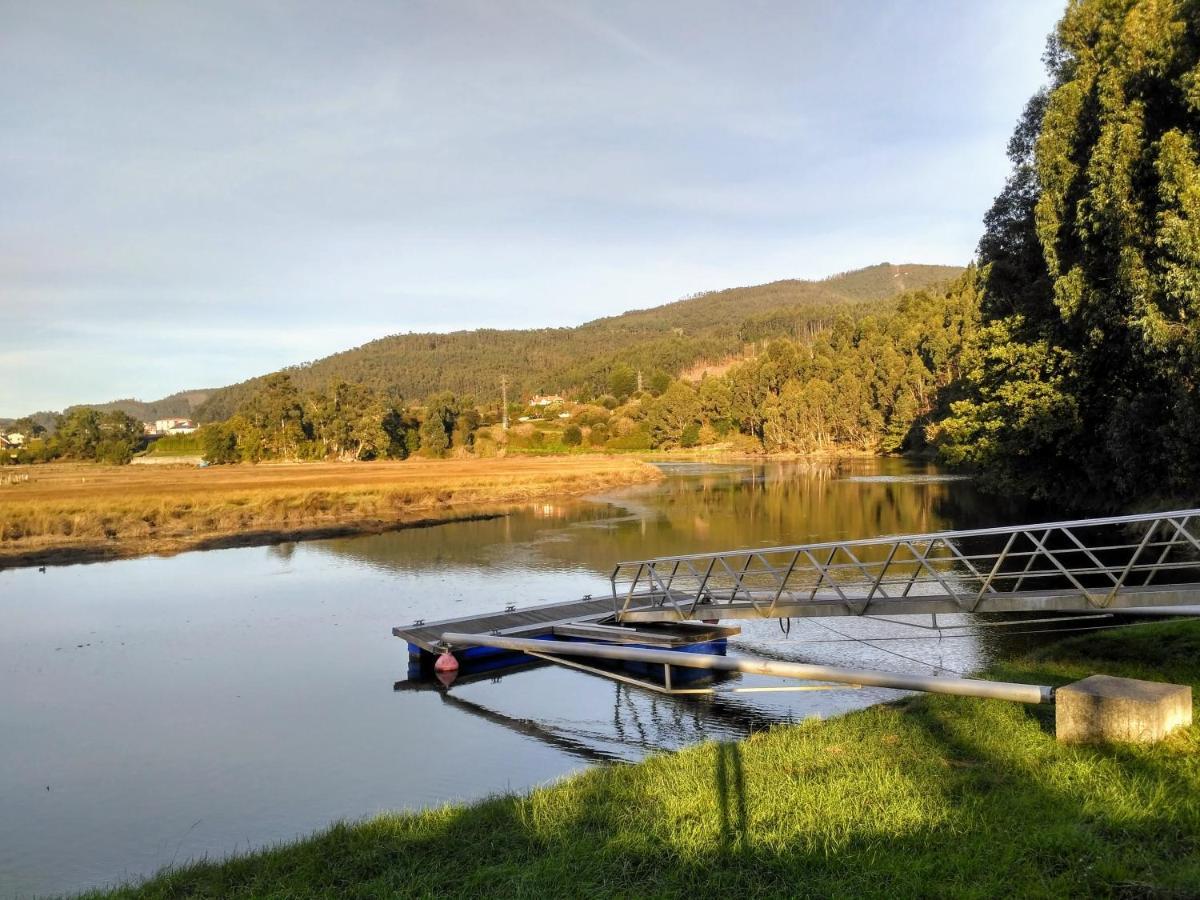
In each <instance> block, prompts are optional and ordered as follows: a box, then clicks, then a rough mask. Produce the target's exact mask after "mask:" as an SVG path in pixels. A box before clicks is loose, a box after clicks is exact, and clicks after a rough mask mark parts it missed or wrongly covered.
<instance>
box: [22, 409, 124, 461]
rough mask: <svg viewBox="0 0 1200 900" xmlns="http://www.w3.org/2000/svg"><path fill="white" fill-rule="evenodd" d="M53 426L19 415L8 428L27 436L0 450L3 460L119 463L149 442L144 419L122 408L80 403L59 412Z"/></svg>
mask: <svg viewBox="0 0 1200 900" xmlns="http://www.w3.org/2000/svg"><path fill="white" fill-rule="evenodd" d="M52 426H53V427H52V428H47V427H46V425H44V424H42V421H41V420H40V419H38V418H34V417H31V416H26V417H25V418H23V419H17V420H16V421H15V422H14V423H13V424H12V425H11V426H9V427H8V428H6V429H5V431H6V432H8V433H16V434H19V435H21V436H22V438H24V444H23V445H21V446H20V447H16V448H13V449H10V450H9V451H7V452H6V453H4V454H0V465H2V464H4V463H17V464H29V463H41V462H51V461H53V460H58V459H67V460H82V461H91V462H104V463H112V464H115V465H120V464H123V463H127V462H129V460H130V459H132V458H133V455H134V453H136V452H138V451H139V450H141V449H143V448H144V447H145V445H146V437H145V435H144V433H143V429H142V423H141V422H139V421H138V420H137V419H135V418H133V417H132V416H130V415H129V414H127V413H125V412H122V411H121V410H118V409H114V410H110V411H108V412H101V411H99V410H96V409H88V408H83V407H77V408H75V409H72V410H71V411H70V412H68V413H66V414H65V415H61V416H56V417H55V420H54V422H53V423H52Z"/></svg>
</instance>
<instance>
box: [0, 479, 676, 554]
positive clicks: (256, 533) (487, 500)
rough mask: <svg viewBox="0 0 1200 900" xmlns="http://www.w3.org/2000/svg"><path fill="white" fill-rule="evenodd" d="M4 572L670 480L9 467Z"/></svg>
mask: <svg viewBox="0 0 1200 900" xmlns="http://www.w3.org/2000/svg"><path fill="white" fill-rule="evenodd" d="M5 473H6V474H9V475H13V474H16V475H22V474H27V475H28V476H29V480H28V481H21V480H18V481H16V482H15V483H12V484H4V485H0V565H9V566H12V565H32V564H35V563H43V562H47V563H54V562H73V561H79V560H83V559H103V558H112V557H118V556H131V555H137V554H141V553H151V552H174V551H178V550H183V549H188V548H194V547H206V546H228V545H230V544H247V543H269V542H271V541H274V540H284V539H295V538H298V537H305V536H318V535H324V534H330V533H340V534H346V533H355V532H369V531H379V530H385V529H388V528H396V527H402V526H404V525H406V524H413V523H414V522H420V523H427V522H429V521H431V520H435V521H436V520H441V519H449V518H454V517H458V516H463V515H472V514H479V513H481V512H483V511H485V510H492V511H494V510H496V509H497V507H498V506H501V505H504V504H511V503H515V502H520V501H524V500H530V499H535V498H540V497H548V496H562V495H566V494H580V493H586V492H589V491H594V490H600V489H603V488H607V487H611V486H614V485H620V484H632V483H636V482H642V481H651V480H654V479H656V478H659V477H661V475H660V473H659V471H658V470H657V469H655V468H654V467H653V466H650V465H647V464H645V463H642V462H639V461H637V460H634V459H629V458H622V457H610V456H600V455H592V456H572V457H563V458H554V459H526V458H522V459H497V458H492V459H463V460H417V459H413V460H406V461H404V462H371V463H297V464H288V465H282V464H280V465H258V466H250V465H241V466H214V467H210V468H204V469H200V468H195V467H172V466H100V465H68V464H51V465H43V466H32V467H25V468H23V469H21V470H20V471H19V472H18V471H17V469H16V467H10V468H7V469H5Z"/></svg>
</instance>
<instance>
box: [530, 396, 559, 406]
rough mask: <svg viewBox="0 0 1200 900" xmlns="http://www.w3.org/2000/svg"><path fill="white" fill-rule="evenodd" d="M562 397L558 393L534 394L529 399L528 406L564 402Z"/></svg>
mask: <svg viewBox="0 0 1200 900" xmlns="http://www.w3.org/2000/svg"><path fill="white" fill-rule="evenodd" d="M565 402H566V400H564V399H563V398H562V397H560V396H559V395H558V394H535V395H534V397H533V399H532V400H530V401H529V405H530V406H553V405H554V404H556V403H565Z"/></svg>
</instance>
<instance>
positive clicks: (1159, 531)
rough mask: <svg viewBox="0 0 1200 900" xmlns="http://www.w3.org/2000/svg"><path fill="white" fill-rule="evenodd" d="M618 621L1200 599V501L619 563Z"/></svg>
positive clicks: (1123, 605) (1077, 607) (1084, 608)
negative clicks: (1189, 505)
mask: <svg viewBox="0 0 1200 900" xmlns="http://www.w3.org/2000/svg"><path fill="white" fill-rule="evenodd" d="M612 592H613V605H614V612H615V614H616V617H617V619H618V620H619V621H621V622H668V621H679V620H691V619H704V620H709V621H713V620H719V619H739V618H740V619H747V618H751V619H752V618H779V619H787V618H792V617H801V616H867V615H889V614H893V615H902V614H911V613H923V614H930V613H933V614H939V613H997V612H1041V611H1065V612H1092V611H1095V610H1110V611H1111V610H1120V609H1135V608H1143V607H1160V606H1182V605H1200V509H1187V510H1178V511H1175V512H1161V513H1147V514H1143V515H1133V516H1114V517H1110V518H1098V519H1080V520H1077V521H1071V522H1049V523H1042V524H1038V525H1021V526H1013V527H1004V528H981V529H975V530H970V531H943V532H935V533H929V534H906V535H898V536H890V537H876V538H864V539H859V540H847V541H827V542H823V543H814V544H800V545H795V546H790V547H770V548H764V549H744V550H732V551H729V552H725V553H700V554H694V555H689V556H667V557H660V558H658V559H648V560H640V561H635V562H623V563H619V564H618V565H617V567H616V568H615V569H614V571H613V573H612Z"/></svg>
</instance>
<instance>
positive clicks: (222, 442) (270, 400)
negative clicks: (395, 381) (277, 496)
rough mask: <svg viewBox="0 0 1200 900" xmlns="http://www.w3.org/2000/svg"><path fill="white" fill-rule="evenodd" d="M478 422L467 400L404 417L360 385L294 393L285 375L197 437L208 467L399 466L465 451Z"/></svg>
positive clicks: (444, 396) (445, 400)
mask: <svg viewBox="0 0 1200 900" xmlns="http://www.w3.org/2000/svg"><path fill="white" fill-rule="evenodd" d="M480 421H481V416H480V412H479V410H478V409H477V408H476V406H475V402H474V401H473V400H471V399H469V398H465V399H460V398H458V397H456V396H455V395H454V394H452V393H449V392H445V391H444V392H442V393H440V394H436V395H434V396H433V397H431V398H430V399H429V401H428V402H427V403H426V404H425V406H423V407H421V408H419V409H408V408H405V406H404V405H403V403H402V402H400V400H399V398H397V397H396V396H395V395H394V394H392V395H389V394H383V395H381V394H379V393H377V392H376V391H374V390H372V389H371V388H370V387H368V386H366V385H361V384H351V383H349V382H345V381H335V382H333V383H332V384H331V385H329V387H328V388H327V389H326V390H324V391H310V392H302V391H301V390H300V389H299V388H298V387H297V386H296V384H295V383H294V382H293V380H292V378H291V377H290V376H289V375H288V374H287V373H276V374H274V375H271V376H268V377H267V378H266V379H265V380H264V382H263V383H262V386H261V388H260V389H259V390H257V391H256V392H254V393H253V394H252V395H251V396H250V397H249V398H248V399H247V401H246V402H245V403H243V404H242V405H241V406H239V407H238V409H237V411H236V412H235V413H234V415H233V416H231V417H230V418H229V419H228V420H226V421H224V422H218V423H211V424H208V425H205V426H204V427H203V428H201V429H200V432H199V436H200V444H201V447H202V448H203V452H204V458H205V460H206V461H208V462H209V463H213V464H223V463H233V462H260V461H263V460H313V459H336V460H370V459H405V458H407V457H408V456H410V455H412V454H414V453H418V452H421V453H424V454H425V455H428V456H443V455H445V454H446V453H447V452H449V451H451V450H462V451H470V450H471V449H473V447H474V443H475V431H476V429H477V428H478V427H479V424H480Z"/></svg>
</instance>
